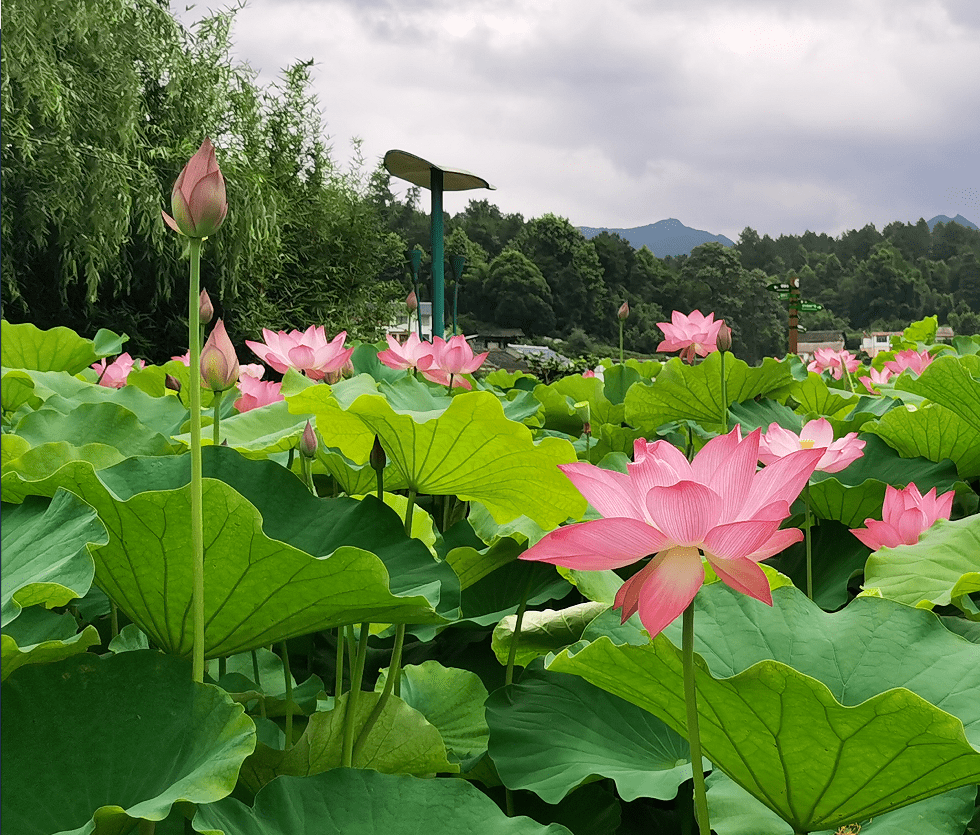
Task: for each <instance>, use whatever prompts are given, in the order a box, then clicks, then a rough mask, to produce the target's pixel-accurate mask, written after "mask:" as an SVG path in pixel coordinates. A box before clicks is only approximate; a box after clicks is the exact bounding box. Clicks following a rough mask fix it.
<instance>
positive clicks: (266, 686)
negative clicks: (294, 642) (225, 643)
mask: <svg viewBox="0 0 980 835" xmlns="http://www.w3.org/2000/svg"><path fill="white" fill-rule="evenodd" d="M255 659H256V661H257V662H258V667H259V680H258V681H255V669H254V667H253V666H252V653H251V652H241V653H237V654H236V655H231V656H229V657H228V658H227V659H226V660H225V665H226V672H225V675H224V676H223V677H222V678H221V680H220V681H219V682H218V684H219V685H220V686H221V688H222V689H223V690H225V691H227V693H228V695H229V696H231V698H232V699H234V700H235V701H236V702H238V703H239V704H242V705H247V704H248V703H249V702H251V701H254V700H255V699H261V700H262V702H263V705H264V707H265V714H264V715H265V716H269V717H274V716H285V715H286V705H287V700H286V677H285V674H284V672H283V668H282V659H281V658H280V657H279V656H278V655H276V654H275V653H274V652H270V651H269V650H267V649H265V648H264V647H260V648H259V649H257V650H255ZM290 679H291V680H292V685H293V694H292V696H293V699H292V701H293V713H294V714H300V713H302V714H309V713H313V712H314V711H315V710H316V697H317V694H318V693H319V692H320V691H322V690H323V681H322V680H321V679H320V677H319V676H315V675H311V676H310V677H309V678H307V679H306V681H304V682H302V683H300V682H298V681H297V680H296V679H295V678H294V677H293V676H292V674H290Z"/></svg>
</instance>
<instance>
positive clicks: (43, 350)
mask: <svg viewBox="0 0 980 835" xmlns="http://www.w3.org/2000/svg"><path fill="white" fill-rule="evenodd" d="M0 332H2V336H0V356H2V364H3V366H4V367H6V368H31V369H36V370H37V371H67V372H68V373H69V374H77V373H78V372H79V371H81V370H82V369H83V368H87V367H88V366H90V365H91V364H92V363H93V362H96V361H97V360H98V359H99V357H100V356H105V355H104V354H97V353H96V351H95V345H94V343H93V342H92V340H91V339H83V338H82V337H80V336H79V335H78V334H77V333H75V331H73V330H71V329H69V328H51V329H50V330H46V331H43V330H41V329H40V328H38V327H36V326H34V325H32V324H30V323H29V322H24V323H23V324H19V325H12V324H10V322H8V321H7V320H6V319H4V320H3V321H2V322H0Z"/></svg>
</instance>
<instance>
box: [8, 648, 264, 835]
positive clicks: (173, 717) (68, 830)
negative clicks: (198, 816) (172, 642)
mask: <svg viewBox="0 0 980 835" xmlns="http://www.w3.org/2000/svg"><path fill="white" fill-rule="evenodd" d="M0 721H2V725H3V756H4V768H3V775H2V783H3V790H2V792H0V807H2V815H3V821H4V829H8V830H9V831H10V832H18V833H23V835H31V833H37V835H53V833H58V834H59V835H89V833H98V834H99V835H102V833H107V835H110V834H111V835H116V833H120V834H121V833H124V832H129V831H131V829H132V827H133V824H134V822H135V821H138V820H140V819H143V820H148V821H159V820H163V819H164V818H166V817H167V815H168V814H169V813H170V809H171V806H173V804H174V803H178V802H190V803H212V802H214V801H216V800H219V799H220V798H222V797H225V796H227V795H228V794H230V793H231V791H232V789H234V787H235V782H236V778H237V775H238V769H239V768H240V766H241V764H242V762H243V761H244V760H245V757H246V756H248V754H249V753H250V752H251V751H252V749H253V746H254V744H255V726H254V725H253V724H252V722H251V720H250V719H249V718H248V717H247V716H245V715H244V713H243V711H242V708H241V706H240V705H236V704H235V703H234V702H232V701H231V700H230V699H229V698H228V696H227V695H226V694H225V693H224V692H222V691H221V690H220V689H218V688H217V687H212V686H210V685H206V684H198V683H195V682H193V681H192V680H191V675H190V665H189V664H186V663H184V662H181V661H180V660H178V659H175V658H169V657H167V656H165V655H162V654H161V653H158V652H126V653H123V654H121V655H113V656H107V657H106V658H98V657H96V656H94V655H90V654H87V655H83V656H76V657H75V658H69V659H66V660H65V661H62V662H59V663H58V664H47V665H44V666H32V667H25V668H23V669H21V670H18V671H17V674H16V675H14V676H11V677H10V678H9V679H8V680H7V681H5V682H4V684H3V715H2V718H0Z"/></svg>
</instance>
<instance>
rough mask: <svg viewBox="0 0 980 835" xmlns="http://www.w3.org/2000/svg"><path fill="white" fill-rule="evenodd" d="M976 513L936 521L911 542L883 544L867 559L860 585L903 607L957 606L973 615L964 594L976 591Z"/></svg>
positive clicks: (979, 572) (979, 578) (979, 568)
mask: <svg viewBox="0 0 980 835" xmlns="http://www.w3.org/2000/svg"><path fill="white" fill-rule="evenodd" d="M978 554H980V516H967V517H966V518H965V519H958V520H956V521H955V522H948V521H946V520H945V519H940V520H939V521H938V522H936V524H934V525H933V526H932V527H931V528H929V529H928V530H926V531H924V532H923V533H922V536H921V537H919V541H918V543H916V544H915V545H899V546H897V547H895V548H882V549H880V550H878V551H875V552H874V553H873V554H872V555H871V556H870V557H869V558H868V565H867V568H866V569H865V574H864V585H865V587H866V588H868V589H877V590H878V591H879V592H881V594H882V596H883V597H887V598H889V599H890V600H897V601H898V602H899V603H904V604H906V605H907V606H917V607H919V608H928V609H931V608H932V607H933V606H949V605H953V606H957V607H959V608H961V609H962V610H963V611H964V612H965V613H966V614H967V616H970V617H973V618H974V619H978V618H977V614H978V613H977V610H976V606H975V605H973V604H972V603H971V602H970V600H969V598H968V597H967V595H970V594H973V593H974V592H978V591H980V561H978V559H977V555H978Z"/></svg>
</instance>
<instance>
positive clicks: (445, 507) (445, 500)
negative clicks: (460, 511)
mask: <svg viewBox="0 0 980 835" xmlns="http://www.w3.org/2000/svg"><path fill="white" fill-rule="evenodd" d="M453 498H454V497H453V496H448V495H447V496H443V497H442V532H443V533H445V532H446V528H448V527H449V518H450V516H451V515H452V508H453Z"/></svg>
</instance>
